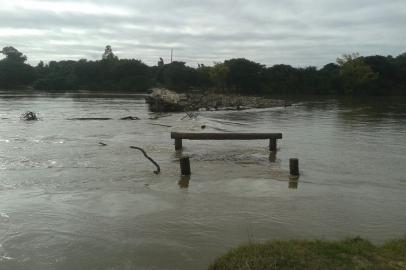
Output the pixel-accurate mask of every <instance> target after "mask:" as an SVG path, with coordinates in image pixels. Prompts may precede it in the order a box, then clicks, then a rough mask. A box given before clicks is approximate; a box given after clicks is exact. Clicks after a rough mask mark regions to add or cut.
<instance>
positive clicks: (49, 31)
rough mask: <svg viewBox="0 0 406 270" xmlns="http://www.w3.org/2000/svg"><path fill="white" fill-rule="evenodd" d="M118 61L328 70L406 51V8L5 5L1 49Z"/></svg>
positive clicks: (204, 0) (404, 4) (274, 1)
mask: <svg viewBox="0 0 406 270" xmlns="http://www.w3.org/2000/svg"><path fill="white" fill-rule="evenodd" d="M107 44H109V45H111V46H112V48H113V51H114V52H115V54H116V55H117V56H118V57H119V58H136V59H141V60H143V61H144V62H145V63H147V64H156V62H157V60H158V58H159V57H163V58H164V60H166V61H168V59H169V57H170V49H171V48H174V59H175V60H179V61H185V62H187V63H188V64H189V65H191V66H195V65H196V64H197V63H205V64H212V63H213V62H214V61H217V62H218V61H223V60H225V59H229V58H233V57H245V58H248V59H251V60H254V61H258V62H261V63H263V64H266V65H273V64H279V63H285V64H291V65H294V66H309V65H315V66H322V65H324V64H326V63H328V62H334V61H335V59H336V57H337V56H339V55H341V54H343V53H349V52H359V53H360V54H361V55H374V54H380V55H389V54H390V55H394V56H396V55H398V54H400V53H402V52H405V51H406V0H243V1H240V0H196V1H195V0H114V1H107V0H88V1H85V0H66V1H65V0H62V1H59V0H0V47H1V48H2V47H4V46H14V47H15V48H17V49H18V50H20V51H22V52H23V53H24V54H26V55H27V56H28V60H29V62H30V63H33V64H36V63H37V62H38V61H39V60H44V61H49V60H62V59H74V60H77V59H80V58H86V59H92V60H95V59H100V58H101V55H102V53H103V51H104V47H105V45H107Z"/></svg>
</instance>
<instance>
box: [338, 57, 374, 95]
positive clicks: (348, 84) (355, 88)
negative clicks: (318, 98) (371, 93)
mask: <svg viewBox="0 0 406 270" xmlns="http://www.w3.org/2000/svg"><path fill="white" fill-rule="evenodd" d="M337 63H338V64H339V66H340V75H341V77H342V79H343V94H352V95H359V94H368V90H369V89H370V88H371V87H372V83H373V82H374V80H375V79H376V78H377V77H378V75H377V73H375V72H373V70H372V69H371V67H370V66H368V65H367V64H365V62H364V60H363V58H361V57H359V54H358V53H353V54H344V55H343V56H342V57H341V58H337Z"/></svg>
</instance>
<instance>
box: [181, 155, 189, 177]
mask: <svg viewBox="0 0 406 270" xmlns="http://www.w3.org/2000/svg"><path fill="white" fill-rule="evenodd" d="M180 172H181V174H182V175H186V176H187V175H190V174H191V172H190V161H189V157H182V158H181V159H180Z"/></svg>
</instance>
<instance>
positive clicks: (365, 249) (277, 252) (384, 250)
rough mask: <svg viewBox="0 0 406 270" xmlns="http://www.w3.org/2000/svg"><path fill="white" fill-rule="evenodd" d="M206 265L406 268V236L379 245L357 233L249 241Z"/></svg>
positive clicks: (223, 269)
mask: <svg viewBox="0 0 406 270" xmlns="http://www.w3.org/2000/svg"><path fill="white" fill-rule="evenodd" d="M209 269H210V270H227V269H247V270H248V269H249V270H259V269H260V270H266V269H272V270H274V269H278V270H281V269H314V270H317V269H337V270H339V269H343V270H344V269H376V270H378V269H382V270H384V269H385V270H386V269H406V239H401V240H395V241H390V242H388V243H386V244H384V245H383V246H380V247H377V246H374V245H372V244H371V243H370V242H368V241H366V240H363V239H361V238H359V237H357V238H354V239H348V240H344V241H339V242H330V241H296V240H291V241H272V242H268V243H265V244H252V243H251V244H248V245H244V246H241V247H239V248H236V249H233V250H231V251H230V252H228V253H227V254H225V255H224V256H222V257H220V258H218V259H217V260H215V261H214V263H213V264H212V265H211V266H210V267H209Z"/></svg>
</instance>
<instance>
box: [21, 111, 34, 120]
mask: <svg viewBox="0 0 406 270" xmlns="http://www.w3.org/2000/svg"><path fill="white" fill-rule="evenodd" d="M20 118H21V119H22V120H25V121H37V120H38V117H37V115H36V114H35V112H25V113H23V114H22V115H21V116H20Z"/></svg>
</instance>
